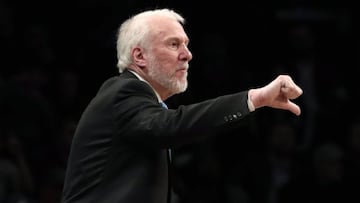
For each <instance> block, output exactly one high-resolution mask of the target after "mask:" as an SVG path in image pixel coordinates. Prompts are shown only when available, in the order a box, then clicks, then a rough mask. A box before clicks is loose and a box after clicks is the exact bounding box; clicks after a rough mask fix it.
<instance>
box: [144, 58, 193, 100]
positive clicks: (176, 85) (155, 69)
mask: <svg viewBox="0 0 360 203" xmlns="http://www.w3.org/2000/svg"><path fill="white" fill-rule="evenodd" d="M159 67H160V66H158V63H156V62H155V61H154V60H153V61H152V63H151V65H150V67H149V77H150V78H151V79H152V80H155V81H156V82H158V83H159V84H160V85H162V86H163V87H165V88H167V89H169V90H170V91H171V92H172V93H174V94H179V93H182V92H185V90H186V89H187V86H188V83H187V80H185V82H181V81H180V80H177V79H176V77H174V75H171V74H167V73H165V72H164V71H162V70H161V69H160V68H159Z"/></svg>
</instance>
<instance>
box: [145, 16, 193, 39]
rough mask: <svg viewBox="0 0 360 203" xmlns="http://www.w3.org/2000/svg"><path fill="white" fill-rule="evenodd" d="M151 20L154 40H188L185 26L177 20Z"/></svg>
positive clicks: (165, 18)
mask: <svg viewBox="0 0 360 203" xmlns="http://www.w3.org/2000/svg"><path fill="white" fill-rule="evenodd" d="M149 20H150V22H151V23H150V26H151V30H152V34H153V37H154V38H158V39H165V38H181V39H184V40H188V37H187V35H186V33H185V30H184V28H183V26H182V25H181V23H180V22H178V21H177V20H175V19H173V18H169V17H164V16H153V17H152V18H151V19H149Z"/></svg>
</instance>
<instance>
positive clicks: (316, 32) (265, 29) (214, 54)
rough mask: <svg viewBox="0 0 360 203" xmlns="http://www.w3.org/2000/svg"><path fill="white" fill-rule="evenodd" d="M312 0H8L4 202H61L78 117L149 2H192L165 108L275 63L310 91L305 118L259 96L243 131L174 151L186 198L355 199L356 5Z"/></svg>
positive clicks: (180, 6) (0, 163)
mask: <svg viewBox="0 0 360 203" xmlns="http://www.w3.org/2000/svg"><path fill="white" fill-rule="evenodd" d="M306 2H307V1H295V0H292V1H284V2H281V1H280V2H278V3H276V4H275V5H272V4H270V3H264V4H261V3H260V2H256V1H254V2H253V3H251V2H249V3H243V5H242V7H241V6H236V7H235V6H234V5H232V3H226V1H225V2H221V4H220V2H214V3H212V2H207V3H208V4H207V5H206V6H204V8H202V9H203V10H201V11H199V10H196V9H195V8H192V7H191V8H190V7H188V4H191V3H192V2H188V1H185V2H184V1H182V3H180V2H175V1H155V2H151V1H146V0H143V1H140V0H137V1H130V0H128V1H121V2H118V1H96V0H92V1H82V0H78V1H54V2H51V3H49V2H47V1H41V0H36V1H29V2H28V1H21V0H14V1H9V0H2V1H0V53H1V54H0V56H1V60H0V63H1V65H0V66H1V69H0V91H1V94H0V106H1V108H0V119H1V120H0V121H1V126H0V203H59V202H60V197H61V190H62V184H63V180H64V172H65V168H66V161H67V155H68V153H69V147H70V143H71V138H72V136H73V133H74V130H75V128H76V125H77V121H78V119H79V117H80V115H81V113H82V110H83V109H84V108H85V106H86V104H87V103H88V102H89V101H90V99H91V97H92V96H93V95H94V94H95V93H96V91H97V88H98V87H99V85H100V84H101V82H102V81H103V80H105V79H106V78H107V77H108V76H112V75H115V74H117V70H116V50H115V39H116V38H115V37H116V29H117V26H118V25H119V24H120V23H121V22H122V20H123V19H124V18H126V17H128V16H129V15H131V14H132V13H133V12H134V11H137V10H139V9H142V8H147V7H151V6H154V5H163V6H170V7H173V8H175V9H177V10H179V11H180V13H183V14H184V16H185V18H187V21H188V22H187V24H186V28H187V29H188V31H187V32H188V33H189V36H190V39H191V43H190V49H191V50H192V52H193V55H194V59H193V61H192V62H191V64H190V65H191V67H190V70H189V72H190V74H189V90H188V91H187V92H186V93H183V94H182V95H178V96H176V97H174V98H171V99H169V101H168V105H169V107H176V106H177V105H179V104H187V103H192V102H196V101H200V100H203V99H206V98H212V97H214V96H219V95H222V94H225V93H231V92H234V91H239V90H245V89H248V88H251V87H256V86H260V85H264V84H265V82H266V81H269V80H270V79H273V78H274V77H275V76H276V75H277V74H279V73H285V74H291V75H292V77H293V78H294V79H295V80H296V82H297V83H298V84H299V85H300V86H301V87H302V88H303V90H304V95H303V96H302V97H301V98H300V99H299V100H298V101H296V102H297V103H299V105H300V106H301V108H302V115H301V116H300V117H295V116H293V115H292V114H291V113H288V112H279V111H273V110H271V109H260V110H259V111H256V112H255V113H253V114H251V115H250V116H249V118H248V119H247V120H246V123H244V124H245V125H244V128H243V129H241V132H240V131H239V132H237V131H231V132H229V133H228V134H222V135H218V136H216V137H212V138H210V139H208V140H206V141H203V142H200V143H193V144H191V145H188V146H186V147H184V148H181V149H177V150H175V152H174V153H175V162H174V163H175V167H174V168H175V170H176V173H177V179H176V180H175V181H174V182H175V192H176V194H177V195H176V198H177V199H176V201H177V202H178V203H219V202H221V203H237V202H239V203H240V202H241V203H290V202H291V203H297V202H299V203H300V202H302V203H303V202H350V200H352V201H354V200H357V201H359V200H360V196H359V195H358V194H357V188H356V186H354V185H356V183H358V182H359V181H360V179H359V178H360V117H359V116H358V115H359V107H358V97H359V91H358V90H357V78H356V77H357V75H358V73H359V62H358V58H359V48H358V47H359V37H358V36H357V35H356V33H357V31H356V30H357V29H355V25H356V23H357V22H356V19H357V18H356V11H357V10H356V8H355V7H353V6H351V5H350V3H349V2H350V1H349V2H347V1H342V2H341V3H339V2H336V3H332V2H328V1H324V3H323V4H320V3H319V4H307V3H306ZM224 12H225V13H224ZM114 175H116V174H114ZM355 202H356V201H355Z"/></svg>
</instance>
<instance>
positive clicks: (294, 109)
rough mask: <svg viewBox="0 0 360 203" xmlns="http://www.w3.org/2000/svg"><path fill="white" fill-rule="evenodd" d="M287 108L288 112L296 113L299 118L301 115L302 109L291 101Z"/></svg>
mask: <svg viewBox="0 0 360 203" xmlns="http://www.w3.org/2000/svg"><path fill="white" fill-rule="evenodd" d="M286 108H287V110H289V111H291V112H292V113H294V114H295V115H297V116H299V115H300V114H301V109H300V107H299V106H298V105H297V104H295V103H293V102H291V101H289V102H288V103H287V105H286Z"/></svg>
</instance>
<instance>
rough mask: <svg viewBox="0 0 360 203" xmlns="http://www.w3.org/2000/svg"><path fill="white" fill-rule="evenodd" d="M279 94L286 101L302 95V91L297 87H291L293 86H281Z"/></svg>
mask: <svg viewBox="0 0 360 203" xmlns="http://www.w3.org/2000/svg"><path fill="white" fill-rule="evenodd" d="M281 92H282V93H283V94H284V95H285V97H286V98H288V99H296V98H298V97H299V96H300V95H302V94H303V91H302V89H301V88H300V87H298V86H297V85H293V86H283V87H281Z"/></svg>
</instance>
